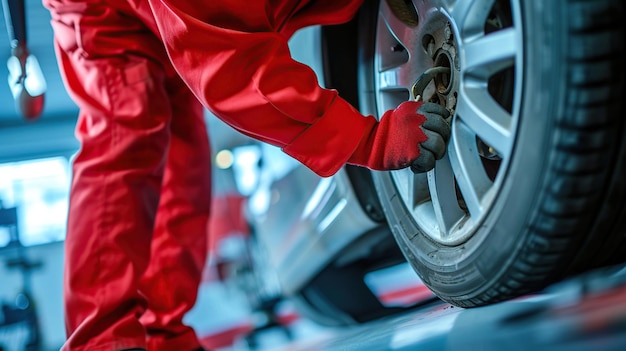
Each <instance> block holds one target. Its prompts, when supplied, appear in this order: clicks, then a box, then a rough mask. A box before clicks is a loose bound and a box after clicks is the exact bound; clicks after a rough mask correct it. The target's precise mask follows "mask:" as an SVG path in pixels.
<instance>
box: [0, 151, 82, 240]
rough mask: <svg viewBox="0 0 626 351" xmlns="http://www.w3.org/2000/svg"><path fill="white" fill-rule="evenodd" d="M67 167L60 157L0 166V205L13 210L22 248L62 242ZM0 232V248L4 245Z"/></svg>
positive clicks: (6, 232)
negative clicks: (15, 211) (15, 210)
mask: <svg viewBox="0 0 626 351" xmlns="http://www.w3.org/2000/svg"><path fill="white" fill-rule="evenodd" d="M69 187H70V166H69V161H68V159H66V158H64V157H55V158H46V159H37V160H29V161H23V162H13V163H5V164H0V201H1V203H2V206H3V207H4V208H11V207H15V208H16V209H17V222H18V223H17V229H18V233H19V238H20V241H21V243H22V244H23V245H25V246H30V245H36V244H43V243H47V242H52V241H59V240H63V239H64V238H65V230H66V220H67V209H68V203H69ZM9 238H10V232H9V229H8V228H0V247H2V246H5V245H6V244H8V241H9Z"/></svg>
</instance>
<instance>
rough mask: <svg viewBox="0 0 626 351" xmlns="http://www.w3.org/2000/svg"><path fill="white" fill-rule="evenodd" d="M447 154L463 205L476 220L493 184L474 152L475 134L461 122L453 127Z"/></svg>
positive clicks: (481, 211)
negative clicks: (463, 201)
mask: <svg viewBox="0 0 626 351" xmlns="http://www.w3.org/2000/svg"><path fill="white" fill-rule="evenodd" d="M448 154H449V155H450V161H451V164H452V165H453V169H454V175H455V176H456V179H457V184H458V186H459V191H460V192H461V194H462V195H463V199H464V200H465V205H466V206H467V209H468V211H469V213H470V215H471V216H472V217H475V218H478V217H479V216H480V215H481V214H482V213H483V211H484V208H483V199H484V196H485V195H486V194H487V192H488V191H489V189H491V187H492V185H493V182H492V181H491V180H490V179H489V177H488V176H487V173H486V172H485V169H484V167H483V165H482V161H481V159H480V156H479V155H478V152H477V151H476V137H475V134H474V133H473V131H472V130H470V128H468V126H467V125H465V124H464V123H463V122H458V121H457V123H456V124H455V125H454V128H453V130H452V142H451V143H450V148H449V149H448Z"/></svg>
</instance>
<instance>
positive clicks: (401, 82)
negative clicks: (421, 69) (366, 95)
mask: <svg viewBox="0 0 626 351" xmlns="http://www.w3.org/2000/svg"><path fill="white" fill-rule="evenodd" d="M414 74H415V73H414V72H413V70H412V69H411V68H410V66H409V65H408V64H403V65H400V66H398V67H396V68H392V69H389V70H386V71H384V72H380V74H379V76H380V90H381V91H394V90H407V91H408V90H409V88H410V86H411V83H412V82H413V80H414V79H416V78H412V77H413V76H414Z"/></svg>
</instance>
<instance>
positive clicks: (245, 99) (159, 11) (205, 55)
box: [150, 0, 375, 176]
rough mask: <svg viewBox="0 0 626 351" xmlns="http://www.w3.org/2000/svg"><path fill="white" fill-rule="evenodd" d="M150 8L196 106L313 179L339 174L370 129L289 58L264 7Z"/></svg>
mask: <svg viewBox="0 0 626 351" xmlns="http://www.w3.org/2000/svg"><path fill="white" fill-rule="evenodd" d="M150 4H151V7H152V10H153V14H154V17H155V19H156V22H157V24H158V28H159V31H160V34H161V36H162V40H163V42H164V44H165V46H166V49H167V52H168V54H169V56H170V59H171V61H172V62H173V64H174V67H175V68H176V70H177V71H178V73H179V74H180V76H181V77H182V78H183V80H185V82H186V83H187V85H188V86H189V87H190V88H191V89H192V91H193V92H194V93H195V94H196V96H197V97H198V98H199V99H200V100H201V101H202V103H203V104H204V105H205V106H206V107H207V108H208V109H209V110H211V111H212V112H213V113H214V114H215V115H216V116H218V117H219V118H220V119H222V120H223V121H224V122H226V123H228V124H229V125H231V126H232V127H234V128H235V129H237V130H239V131H240V132H242V133H244V134H246V135H249V136H252V137H254V138H256V139H258V140H261V141H264V142H267V143H270V144H272V145H275V146H278V147H280V148H282V149H283V151H284V152H285V153H287V154H289V155H290V156H292V157H294V158H295V159H297V160H299V161H300V162H302V163H303V164H305V165H306V166H307V167H309V168H311V169H312V170H313V171H314V172H316V173H317V174H319V175H321V176H330V175H332V174H334V173H335V172H337V171H338V170H339V168H341V166H343V165H344V164H345V162H346V161H347V160H348V158H349V157H350V155H351V154H352V153H353V152H354V149H355V148H356V146H357V145H358V144H359V141H360V139H361V137H362V136H363V135H364V134H365V132H366V129H369V128H371V126H372V124H373V123H375V120H374V118H373V117H371V116H368V117H364V116H363V115H361V114H360V113H359V112H358V111H357V110H356V109H354V108H353V107H352V106H350V105H349V104H348V103H347V102H346V101H345V100H343V99H341V98H340V97H339V96H338V95H337V92H336V91H335V90H329V89H323V88H321V87H320V86H319V83H318V81H317V77H316V76H315V73H314V72H313V70H312V69H311V68H309V67H308V66H306V65H303V64H301V63H299V62H296V61H294V60H293V59H292V58H291V55H290V52H289V47H288V45H287V39H286V38H285V37H284V36H283V35H281V34H279V33H276V32H274V31H272V30H271V29H272V28H274V26H275V24H274V23H272V18H273V17H272V16H268V11H269V10H268V9H267V8H266V6H267V5H265V4H266V2H265V1H226V0H223V1H183V0H150ZM237 7H241V8H237ZM192 14H193V15H192Z"/></svg>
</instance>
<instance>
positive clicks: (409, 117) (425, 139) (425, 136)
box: [348, 101, 450, 173]
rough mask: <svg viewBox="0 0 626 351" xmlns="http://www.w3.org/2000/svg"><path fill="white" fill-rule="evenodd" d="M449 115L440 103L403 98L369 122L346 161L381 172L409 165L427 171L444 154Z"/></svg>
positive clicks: (448, 128) (417, 169) (416, 171)
mask: <svg viewBox="0 0 626 351" xmlns="http://www.w3.org/2000/svg"><path fill="white" fill-rule="evenodd" d="M449 116H450V113H449V112H448V110H446V109H445V108H444V107H443V106H441V105H438V104H435V103H431V102H416V101H405V102H403V103H401V104H400V106H398V107H397V108H396V109H395V110H389V111H387V112H386V113H385V114H384V115H383V116H382V118H381V119H380V121H379V122H377V123H373V124H372V125H371V128H370V129H369V131H368V132H366V133H365V134H364V136H363V139H361V142H360V143H359V145H358V146H357V148H356V150H355V151H354V153H353V154H352V156H351V157H350V159H349V160H348V163H350V164H354V165H360V166H364V167H367V168H369V169H373V170H381V171H386V170H394V169H402V168H406V167H411V170H412V171H413V172H415V173H422V172H428V171H430V170H431V169H433V168H434V167H435V160H438V159H441V158H442V157H443V155H445V153H446V144H447V143H448V140H449V139H450V125H449V124H448V122H446V118H448V117H449Z"/></svg>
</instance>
